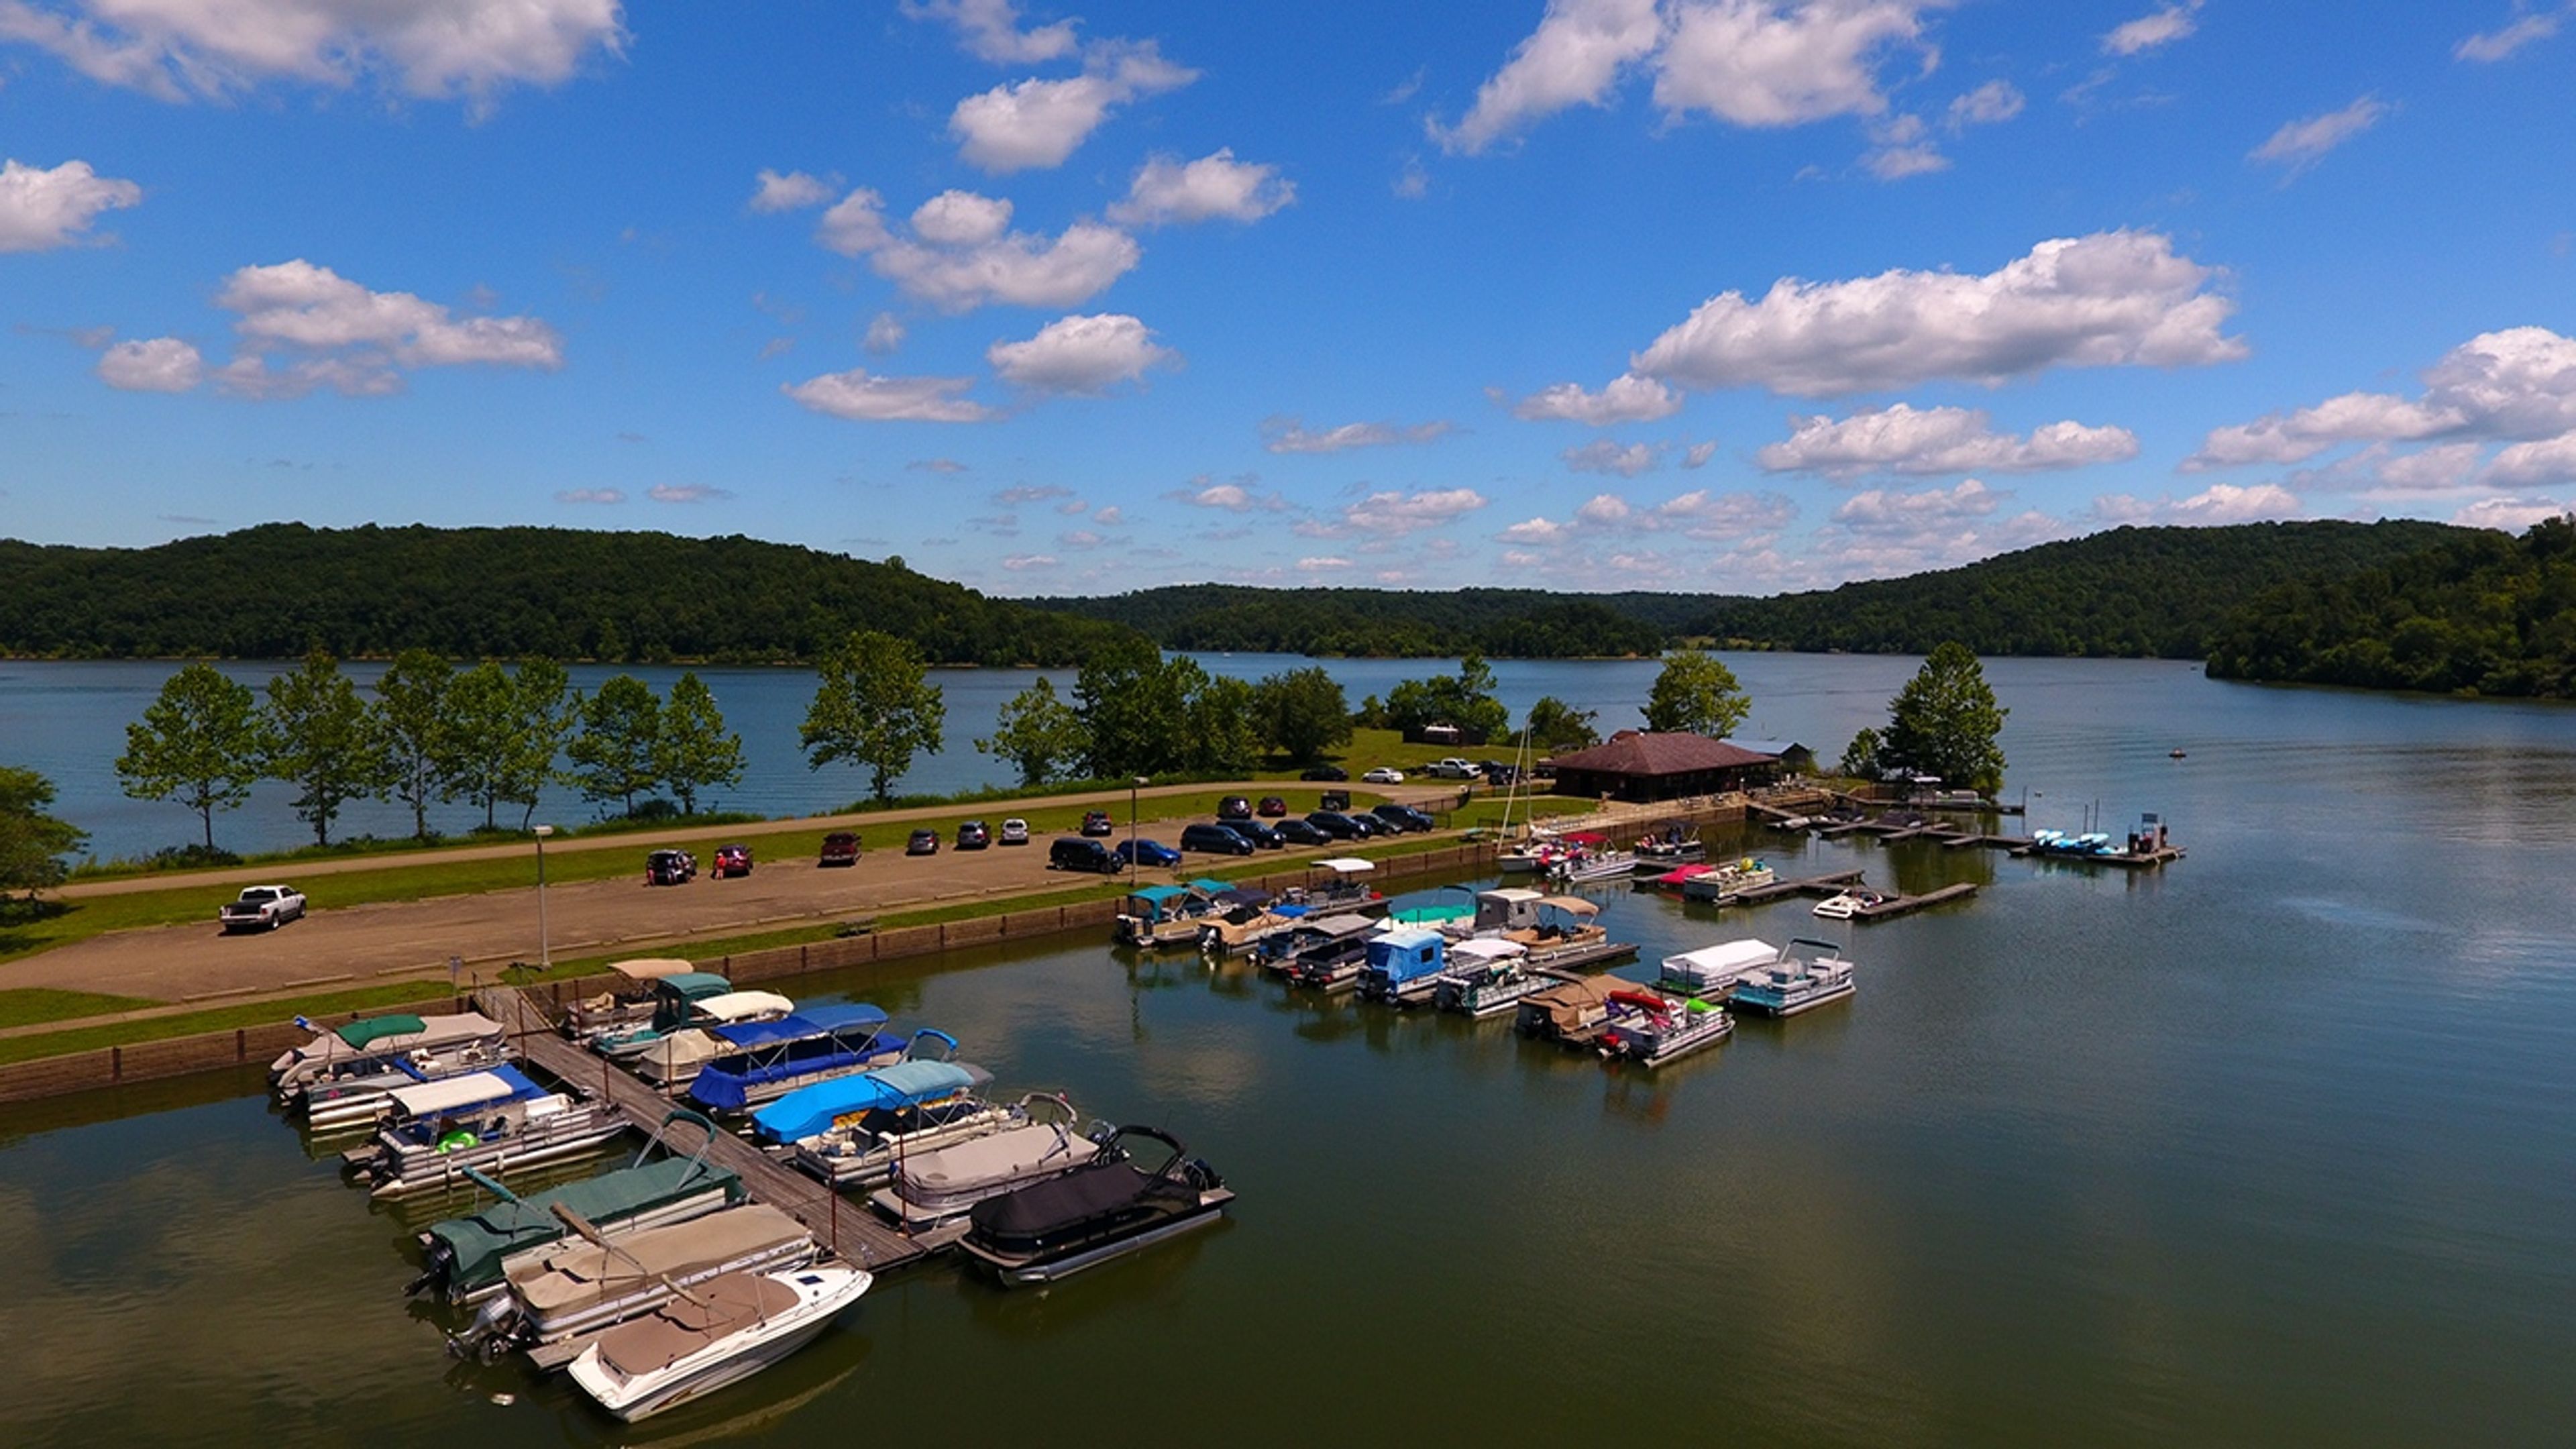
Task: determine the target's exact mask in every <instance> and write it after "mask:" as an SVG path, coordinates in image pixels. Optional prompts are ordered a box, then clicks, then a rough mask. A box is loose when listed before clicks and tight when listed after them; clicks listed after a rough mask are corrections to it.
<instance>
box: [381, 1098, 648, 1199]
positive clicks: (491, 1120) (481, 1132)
mask: <svg viewBox="0 0 2576 1449" xmlns="http://www.w3.org/2000/svg"><path fill="white" fill-rule="evenodd" d="M391 1096H392V1099H393V1113H392V1119H391V1120H390V1121H388V1122H387V1123H386V1124H385V1125H384V1126H383V1127H381V1128H379V1129H377V1132H376V1135H375V1139H374V1140H373V1141H371V1142H368V1143H367V1144H366V1145H365V1146H362V1147H356V1148H352V1149H350V1150H349V1151H347V1152H344V1153H342V1154H341V1155H340V1161H341V1164H342V1166H344V1167H346V1168H348V1169H349V1170H350V1171H351V1172H352V1173H353V1174H355V1176H356V1177H357V1179H358V1181H360V1182H363V1183H366V1184H367V1185H368V1190H369V1194H370V1195H371V1196H374V1197H377V1198H394V1197H406V1196H409V1195H411V1194H413V1193H417V1192H432V1191H445V1190H455V1189H460V1188H465V1187H468V1186H472V1185H473V1179H472V1178H471V1177H470V1176H468V1169H472V1170H473V1171H475V1172H481V1173H486V1174H489V1175H491V1176H494V1177H499V1176H502V1175H503V1174H506V1173H509V1172H513V1171H517V1170H520V1169H523V1168H529V1167H535V1166H539V1165H541V1164H544V1163H548V1162H561V1161H563V1160H565V1159H567V1158H572V1157H579V1156H582V1155H584V1154H586V1153H591V1152H596V1151H598V1150H599V1149H600V1148H602V1147H605V1146H607V1145H608V1143H609V1142H610V1141H611V1140H612V1139H614V1138H615V1137H616V1136H617V1135H618V1134H619V1133H621V1132H624V1131H625V1130H626V1122H625V1119H623V1118H621V1117H619V1116H618V1115H617V1114H616V1113H615V1112H613V1111H611V1110H609V1109H608V1108H607V1107H606V1106H605V1105H603V1104H601V1103H597V1102H589V1101H583V1100H580V1099H578V1098H574V1097H570V1096H567V1095H565V1094H563V1093H561V1092H549V1091H547V1090H545V1089H544V1088H542V1087H540V1086H538V1085H537V1084H536V1083H534V1082H532V1081H529V1080H528V1079H527V1078H526V1077H524V1076H522V1075H520V1074H519V1072H518V1070H517V1069H516V1068H514V1067H506V1066H504V1067H495V1068H493V1069H492V1070H491V1071H488V1072H473V1073H469V1074H468V1075H465V1076H461V1077H449V1078H447V1079H445V1080H443V1081H436V1082H423V1083H422V1084H420V1085H419V1086H416V1087H403V1088H399V1089H397V1090H396V1091H394V1092H393V1093H392V1094H391Z"/></svg>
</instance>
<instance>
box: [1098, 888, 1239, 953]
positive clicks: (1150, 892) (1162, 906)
mask: <svg viewBox="0 0 2576 1449" xmlns="http://www.w3.org/2000/svg"><path fill="white" fill-rule="evenodd" d="M1227 889H1228V887H1227V886H1226V884H1225V883H1224V882H1223V881H1216V880H1196V881H1192V882H1190V883H1189V884H1188V885H1185V886H1146V887H1144V888H1143V889H1141V890H1136V891H1131V892H1129V893H1128V896H1127V906H1128V909H1126V910H1122V911H1120V912H1119V913H1118V922H1117V925H1116V926H1115V927H1113V928H1112V934H1113V935H1114V936H1115V938H1116V939H1117V941H1118V944H1120V945H1122V946H1136V947H1140V948H1144V949H1148V950H1151V949H1155V948H1158V947H1163V946H1195V945H1197V944H1198V939H1199V918H1200V917H1202V916H1205V915H1207V914H1208V913H1209V912H1210V911H1213V910H1215V909H1216V903H1217V897H1218V896H1220V895H1222V894H1224V893H1225V891H1226V890H1227Z"/></svg>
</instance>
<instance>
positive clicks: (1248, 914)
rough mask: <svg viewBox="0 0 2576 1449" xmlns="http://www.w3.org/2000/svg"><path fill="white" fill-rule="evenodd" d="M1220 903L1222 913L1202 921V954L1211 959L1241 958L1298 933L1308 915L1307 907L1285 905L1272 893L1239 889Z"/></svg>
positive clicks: (1231, 891)
mask: <svg viewBox="0 0 2576 1449" xmlns="http://www.w3.org/2000/svg"><path fill="white" fill-rule="evenodd" d="M1217 901H1218V903H1219V909H1218V910H1217V911H1216V912H1215V913H1213V914H1211V915H1208V916H1205V917H1202V918H1201V919H1200V921H1199V951H1200V952H1201V953H1202V954H1204V955H1209V956H1240V955H1242V954H1243V953H1244V952H1246V951H1249V950H1252V949H1253V948H1254V947H1256V946H1259V945H1260V944H1261V943H1262V942H1264V941H1266V940H1269V939H1270V938H1271V937H1273V936H1280V935H1285V934H1287V933H1288V932H1290V931H1293V930H1295V929H1297V924H1298V922H1300V921H1303V920H1304V919H1306V916H1307V914H1308V913H1307V910H1306V908H1305V907H1304V906H1299V905H1290V904H1287V903H1285V902H1282V901H1280V900H1279V899H1278V898H1277V897H1275V896H1273V895H1271V894H1270V893H1269V892H1268V891H1259V890H1249V889H1241V888H1238V889H1234V890H1229V891H1227V892H1226V893H1225V894H1223V895H1221V896H1219V897H1217Z"/></svg>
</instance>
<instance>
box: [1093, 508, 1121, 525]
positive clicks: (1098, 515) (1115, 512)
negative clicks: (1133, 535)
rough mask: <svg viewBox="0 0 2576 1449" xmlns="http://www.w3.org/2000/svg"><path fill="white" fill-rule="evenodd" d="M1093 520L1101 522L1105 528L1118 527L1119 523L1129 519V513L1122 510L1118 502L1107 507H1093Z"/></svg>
mask: <svg viewBox="0 0 2576 1449" xmlns="http://www.w3.org/2000/svg"><path fill="white" fill-rule="evenodd" d="M1091 521H1092V522H1094V523H1097V524H1099V525H1100V526H1101V527H1103V528H1116V527H1117V526H1118V525H1120V524H1122V523H1124V522H1126V521H1127V515H1126V514H1125V513H1124V512H1123V511H1122V510H1120V508H1119V507H1118V505H1117V504H1115V503H1113V504H1110V505H1109V506H1108V507H1106V508H1096V509H1093V510H1092V513H1091Z"/></svg>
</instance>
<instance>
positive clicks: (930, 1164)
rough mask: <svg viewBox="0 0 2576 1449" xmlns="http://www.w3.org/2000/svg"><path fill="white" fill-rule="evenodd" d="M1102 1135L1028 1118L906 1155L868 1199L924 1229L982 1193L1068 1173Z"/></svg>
mask: <svg viewBox="0 0 2576 1449" xmlns="http://www.w3.org/2000/svg"><path fill="white" fill-rule="evenodd" d="M1107 1135H1108V1129H1107V1128H1105V1127H1104V1128H1101V1129H1099V1130H1098V1131H1097V1132H1095V1133H1093V1134H1090V1135H1085V1134H1083V1133H1080V1132H1076V1131H1075V1130H1074V1126H1073V1123H1071V1122H1070V1121H1066V1122H1030V1123H1028V1124H1027V1125H1025V1126H1021V1127H1014V1128H1012V1129H1010V1130H1009V1131H1007V1132H996V1133H994V1134H992V1135H991V1136H989V1137H978V1138H975V1139H974V1140H972V1141H969V1142H961V1143H958V1144H956V1145H955V1146H951V1147H943V1148H940V1149H939V1150H938V1151H936V1152H925V1153H923V1154H922V1155H920V1156H919V1157H908V1158H906V1159H905V1160H904V1161H902V1162H899V1163H897V1164H896V1165H895V1170H894V1178H893V1180H892V1181H891V1182H889V1183H888V1184H887V1185H886V1186H885V1187H882V1188H880V1189H878V1190H877V1191H876V1192H875V1193H874V1194H872V1195H871V1196H870V1197H869V1198H868V1203H869V1205H870V1206H872V1207H874V1208H875V1209H876V1210H877V1211H878V1212H880V1213H882V1214H884V1215H885V1216H886V1217H888V1218H890V1219H892V1220H893V1221H895V1222H896V1223H898V1224H900V1225H902V1226H903V1227H906V1228H911V1229H915V1230H918V1229H921V1228H926V1227H929V1226H932V1225H933V1224H936V1223H943V1222H946V1221H948V1220H949V1219H951V1218H955V1217H957V1216H959V1215H961V1214H963V1213H964V1212H966V1210H967V1209H969V1208H972V1207H973V1206H975V1204H977V1203H979V1202H982V1201H984V1200H985V1199H986V1198H992V1197H1000V1196H1001V1195H1003V1194H1004V1193H1008V1192H1016V1191H1018V1190H1019V1189H1021V1188H1024V1187H1027V1186H1028V1185H1029V1184H1031V1183H1033V1182H1043V1181H1045V1180H1046V1179H1048V1178H1050V1177H1056V1176H1059V1175H1061V1174H1064V1173H1067V1172H1071V1171H1072V1170H1073V1169H1075V1168H1077V1167H1080V1166H1082V1165H1083V1164H1084V1163H1086V1162H1089V1161H1090V1160H1091V1159H1092V1158H1093V1157H1095V1156H1097V1155H1098V1154H1099V1152H1100V1141H1099V1139H1100V1138H1102V1137H1105V1136H1107Z"/></svg>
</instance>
